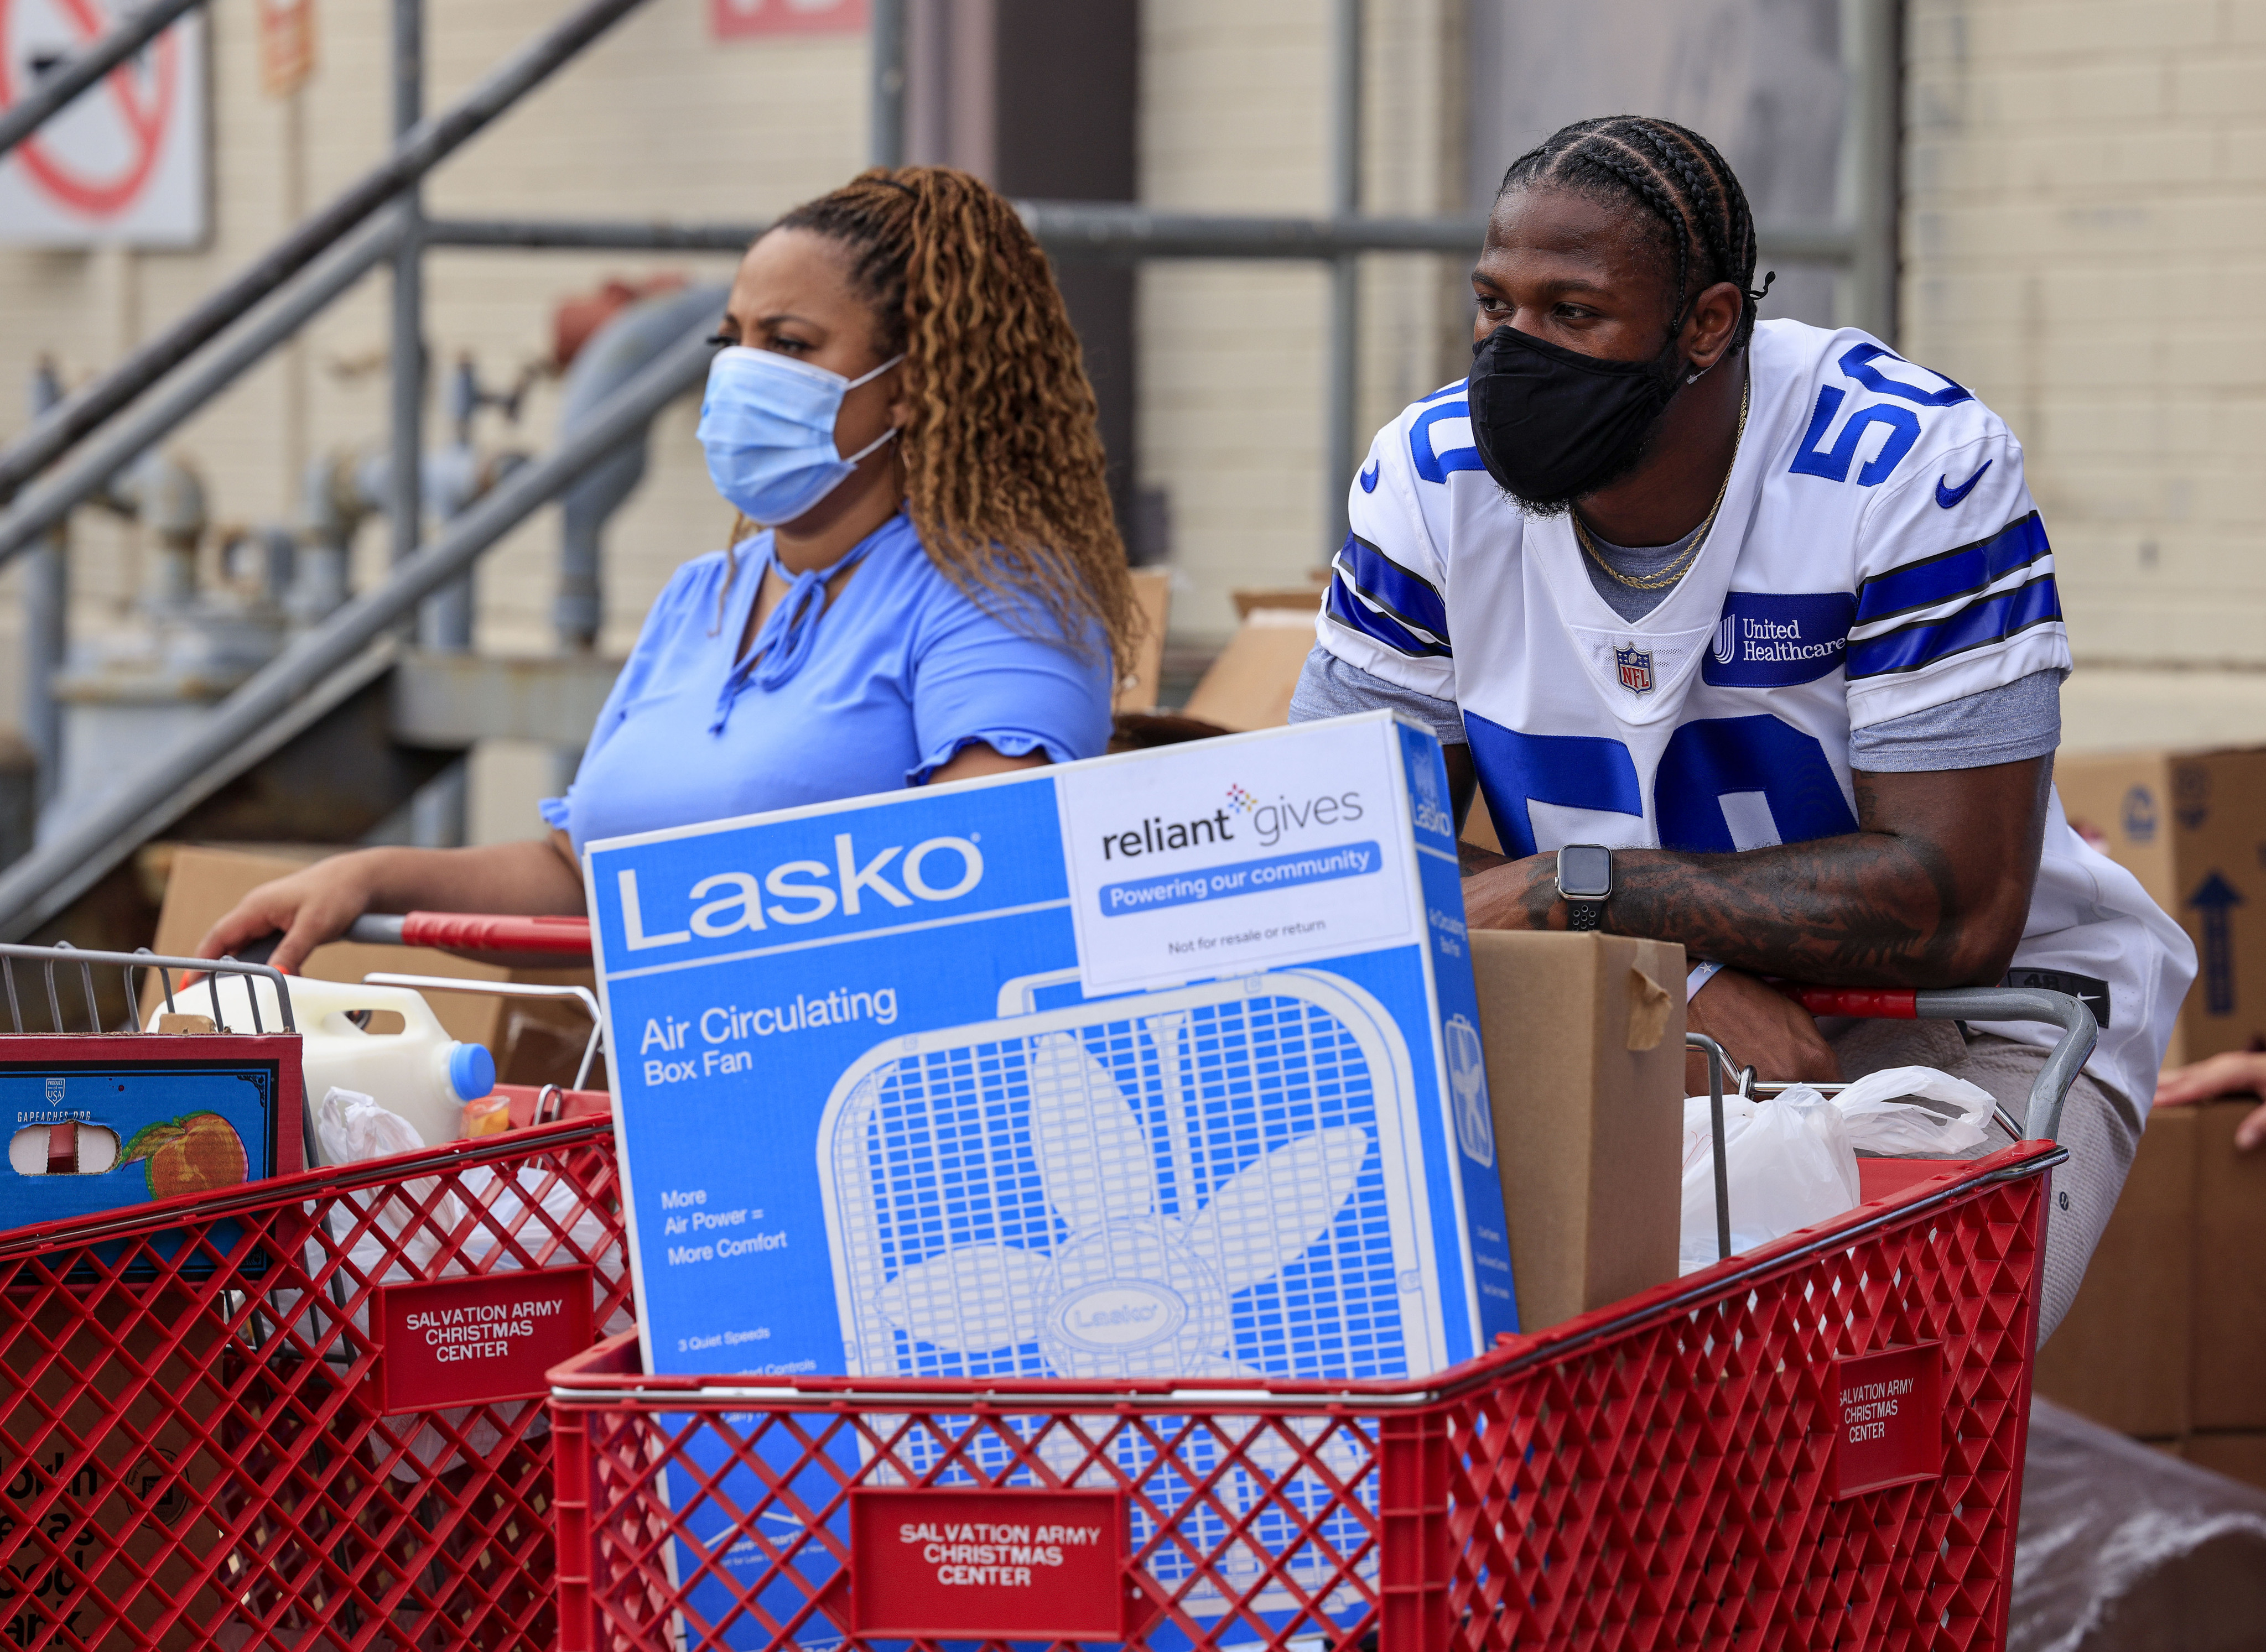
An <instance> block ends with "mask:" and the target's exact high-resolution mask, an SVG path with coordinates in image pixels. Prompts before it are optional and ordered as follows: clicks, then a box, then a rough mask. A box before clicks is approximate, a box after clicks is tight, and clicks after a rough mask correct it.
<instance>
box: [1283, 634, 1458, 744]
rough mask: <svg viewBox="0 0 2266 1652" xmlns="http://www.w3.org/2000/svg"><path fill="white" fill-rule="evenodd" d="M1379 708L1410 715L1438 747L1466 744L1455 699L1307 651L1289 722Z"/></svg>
mask: <svg viewBox="0 0 2266 1652" xmlns="http://www.w3.org/2000/svg"><path fill="white" fill-rule="evenodd" d="M1380 710H1392V711H1398V712H1400V713H1401V714H1402V715H1404V716H1406V717H1413V718H1414V719H1415V720H1416V721H1417V722H1419V723H1422V724H1423V725H1424V726H1425V727H1426V728H1428V729H1429V730H1431V731H1432V732H1433V734H1434V735H1435V736H1436V738H1437V739H1438V740H1439V742H1440V744H1441V745H1443V746H1466V745H1468V744H1470V741H1469V739H1468V738H1467V737H1466V735H1465V733H1464V714H1463V713H1462V712H1461V711H1459V710H1457V709H1456V702H1454V701H1452V700H1435V699H1434V698H1433V697H1432V696H1431V695H1428V694H1418V693H1417V692H1416V691H1415V690H1414V688H1402V687H1400V685H1399V684H1398V683H1391V682H1387V681H1385V679H1384V678H1382V677H1372V676H1371V675H1370V674H1369V673H1367V672H1365V671H1363V670H1362V669H1361V667H1360V666H1349V665H1347V664H1346V662H1345V661H1343V660H1342V659H1339V658H1338V657H1337V656H1336V655H1335V654H1333V653H1332V652H1330V651H1329V650H1328V649H1327V648H1324V647H1322V646H1321V645H1320V644H1316V645H1315V648H1314V651H1313V652H1312V653H1311V654H1308V655H1307V656H1306V664H1305V669H1304V670H1302V671H1300V672H1299V673H1298V687H1297V691H1296V692H1295V693H1293V694H1292V695H1291V696H1290V721H1291V722H1293V723H1312V722H1316V721H1318V720H1319V719H1320V718H1323V717H1349V716H1351V715H1352V714H1353V713H1355V712H1356V711H1380Z"/></svg>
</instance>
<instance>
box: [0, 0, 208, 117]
mask: <svg viewBox="0 0 2266 1652" xmlns="http://www.w3.org/2000/svg"><path fill="white" fill-rule="evenodd" d="M204 3H205V0H149V3H148V4H145V5H143V6H142V7H141V8H140V9H139V10H137V11H131V12H129V13H128V14H127V16H126V17H125V18H124V19H123V20H122V21H121V22H120V23H119V25H118V26H117V27H116V28H114V29H113V30H111V31H110V33H107V34H106V35H104V36H103V37H102V38H101V39H100V40H97V41H95V42H94V44H93V45H91V46H90V47H87V48H86V49H85V50H84V51H83V52H80V53H78V54H77V55H74V56H72V57H69V58H68V59H66V60H65V61H64V62H63V63H62V66H61V67H60V68H58V69H54V70H53V71H51V72H50V73H49V74H48V75H47V76H45V77H44V78H43V79H41V80H40V84H38V85H37V86H36V87H34V88H33V90H32V91H31V93H30V94H29V95H28V96H26V98H25V99H24V100H23V101H22V102H21V103H19V104H18V105H16V106H14V107H13V108H11V109H10V110H9V111H8V113H6V114H4V115H0V155H5V154H6V153H7V152H8V151H9V150H11V149H14V148H15V147H16V146H17V145H18V143H21V142H23V141H24V140H25V139H26V138H28V137H30V136H31V135H32V134H33V133H34V132H37V131H38V130H39V129H40V127H43V126H45V125H46V124H47V123H48V121H49V120H52V119H54V118H55V116H56V115H59V114H61V113H62V112H63V111H64V110H65V109H68V108H69V107H70V106H71V105H72V104H74V103H76V102H77V100H78V96H79V94H80V93H81V92H83V91H86V90H87V89H88V88H89V87H91V86H92V85H93V84H94V83H95V82H96V81H98V80H100V79H101V78H102V77H103V76H105V75H107V74H108V73H109V72H110V71H111V70H112V69H115V68H117V67H118V66H119V65H120V64H121V63H122V62H125V61H126V60H127V59H128V58H129V57H131V56H133V55H134V54H135V53H136V52H138V51H140V50H141V49H142V48H143V47H145V46H147V45H149V44H150V41H152V40H156V39H157V36H158V35H160V34H162V33H164V31H165V29H166V27H167V25H170V24H172V22H173V20H174V19H175V18H179V17H180V16H181V15H182V14H183V13H184V12H187V11H195V10H196V9H197V8H198V7H199V6H201V5H202V4H204Z"/></svg>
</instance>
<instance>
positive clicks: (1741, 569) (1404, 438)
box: [1317, 321, 2195, 1110]
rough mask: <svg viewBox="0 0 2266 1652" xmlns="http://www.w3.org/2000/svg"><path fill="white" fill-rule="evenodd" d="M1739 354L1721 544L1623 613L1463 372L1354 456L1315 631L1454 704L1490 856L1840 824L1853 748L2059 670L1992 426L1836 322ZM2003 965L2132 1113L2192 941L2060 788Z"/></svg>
mask: <svg viewBox="0 0 2266 1652" xmlns="http://www.w3.org/2000/svg"><path fill="white" fill-rule="evenodd" d="M1750 361H1751V368H1750V371H1751V380H1752V383H1751V403H1750V407H1749V411H1748V418H1747V427H1746V433H1745V434H1744V436H1743V439H1742V440H1741V441H1740V443H1739V449H1738V456H1737V458H1736V460H1735V461H1734V462H1733V464H1732V467H1731V475H1730V479H1729V486H1728V488H1727V489H1726V491H1725V493H1724V496H1723V501H1722V507H1721V513H1719V515H1718V516H1717V518H1716V520H1715V524H1714V529H1713V530H1712V532H1711V533H1710V534H1709V535H1708V538H1707V542H1706V544H1705V546H1704V548H1703V549H1701V551H1700V556H1699V557H1698V559H1697V560H1696V561H1695V562H1694V563H1693V564H1692V567H1691V568H1690V570H1689V571H1687V572H1686V573H1685V576H1684V577H1683V579H1681V580H1679V581H1678V584H1677V585H1676V586H1675V588H1674V589H1673V590H1672V591H1670V593H1669V594H1668V596H1667V598H1666V600H1663V602H1661V604H1660V605H1659V606H1658V607H1657V608H1654V609H1653V610H1652V611H1651V612H1650V613H1649V614H1648V615H1645V616H1644V617H1643V618H1642V619H1641V620H1636V621H1629V620H1625V619H1623V618H1621V617H1620V616H1619V615H1617V614H1616V613H1614V612H1613V610H1612V608H1610V607H1608V606H1607V605H1606V603H1605V601H1604V598H1602V597H1601V596H1599V595H1598V594H1597V590H1596V588H1595V587H1594V586H1592V585H1591V583H1590V576H1589V573H1588V571H1587V570H1586V568H1585V567H1584V565H1583V552H1582V550H1581V549H1580V547H1579V546H1578V545H1577V544H1576V543H1575V539H1574V533H1573V528H1572V525H1571V523H1570V521H1569V520H1568V518H1567V517H1566V516H1565V515H1563V514H1560V515H1557V516H1554V517H1531V516H1529V515H1527V514H1526V513H1524V511H1522V510H1521V509H1520V508H1519V506H1518V505H1517V502H1516V501H1515V500H1513V499H1510V498H1509V496H1508V495H1506V494H1505V493H1504V492H1503V491H1502V489H1501V488H1499V487H1498V486H1497V485H1496V484H1495V481H1494V480H1493V478H1492V477H1489V476H1488V473H1487V469H1486V468H1485V466H1484V465H1483V464H1482V463H1481V462H1480V455H1479V452H1478V449H1477V448H1475V447H1474V446H1473V440H1472V433H1471V416H1470V410H1469V407H1468V405H1467V404H1466V400H1465V389H1464V386H1463V384H1461V383H1460V382H1459V383H1456V384H1451V385H1449V386H1448V387H1447V388H1446V389H1442V390H1438V391H1436V392H1434V393H1433V394H1432V395H1430V396H1428V397H1425V398H1424V399H1423V400H1422V401H1420V402H1417V403H1415V404H1414V405H1412V406H1410V407H1409V408H1407V410H1406V411H1403V412H1402V413H1401V415H1400V418H1396V419H1394V420H1393V421H1392V424H1390V425H1388V426H1385V429H1384V430H1382V431H1380V432H1379V433H1378V436H1377V439H1376V440H1375V442H1374V443H1373V444H1372V445H1371V448H1370V452H1369V457H1368V461H1367V462H1366V463H1364V464H1363V467H1362V469H1361V472H1360V474H1359V476H1358V477H1356V479H1355V481H1354V484H1353V485H1352V487H1351V489H1350V491H1349V509H1350V520H1351V524H1352V529H1353V531H1352V534H1351V535H1350V536H1349V538H1348V539H1347V542H1346V544H1345V548H1344V549H1342V550H1341V552H1340V553H1339V555H1338V557H1337V561H1336V565H1335V572H1334V579H1333V580H1332V582H1331V586H1330V591H1329V597H1328V600H1327V602H1326V603H1325V604H1324V607H1323V610H1322V615H1321V618H1320V619H1319V622H1318V626H1317V629H1318V631H1319V637H1320V641H1321V644H1322V645H1323V646H1324V647H1325V648H1327V649H1328V650H1329V651H1331V652H1332V653H1334V654H1335V655H1336V656H1337V657H1338V658H1340V659H1343V660H1344V661H1346V662H1347V663H1348V664H1349V665H1351V666H1356V667H1357V668H1359V669H1360V670H1362V671H1364V672H1367V673H1370V674H1371V675H1372V676H1376V677H1379V678H1382V679H1384V680H1385V681H1387V682H1392V683H1396V684H1399V685H1400V686H1401V687H1402V688H1409V689H1413V690H1414V691H1416V692H1417V693H1420V694H1424V695H1432V696H1434V697H1435V698H1438V699H1444V700H1452V701H1454V702H1456V703H1457V705H1458V707H1459V708H1460V710H1462V713H1463V718H1464V726H1465V730H1466V733H1467V735H1468V736H1469V738H1470V740H1471V751H1472V758H1473V764H1474V766H1475V767H1476V768H1477V770H1478V773H1479V779H1480V790H1481V793H1482V795H1483V796H1484V797H1486V800H1487V805H1488V813H1489V814H1490V815H1491V816H1492V817H1493V818H1494V820H1495V830H1496V832H1497V833H1498V834H1499V835H1500V836H1501V838H1502V846H1503V849H1504V852H1505V853H1506V854H1509V855H1514V856H1517V855H1531V854H1534V853H1536V852H1537V851H1539V850H1544V849H1552V848H1558V847H1560V846H1561V845H1563V844H1567V843H1604V844H1609V845H1612V846H1614V847H1626V848H1653V847H1660V848H1670V849H1681V850H1693V851H1703V850H1717V851H1728V850H1738V849H1751V848H1762V847H1765V846H1767V845H1771V844H1777V843H1791V842H1799V841H1805V840H1808V839H1812V838H1821V837H1831V836H1833V835H1835V834H1837V833H1846V832H1853V831H1854V830H1856V828H1857V814H1856V798H1855V793H1854V790H1853V786H1852V783H1851V780H1850V761H1849V754H1850V738H1851V731H1853V730H1855V729H1860V728H1867V727H1869V726H1871V725H1873V724H1879V723H1885V722H1888V721H1890V720H1891V719H1893V718H1897V717H1905V716H1908V715H1910V714H1911V713H1913V712H1916V711H1923V710H1928V709H1930V708H1932V707H1936V706H1941V705H1944V704H1946V703H1948V702H1952V701H1955V700H1958V699H1961V698H1963V697H1964V696H1966V695H1972V694H1976V693H1979V692H1981V691H1983V690H1985V689H1990V688H1999V687H2001V686H2003V685H2005V684H2008V683H2012V682H2014V681H2016V680H2019V679H2021V678H2022V677H2025V676H2028V675H2029V674H2031V673H2035V672H2040V671H2047V670H2058V671H2066V670H2068V668H2069V665H2070V654H2069V638H2068V633H2067V629H2066V627H2065V625H2064V624H2063V622H2062V615H2061V605H2060V602H2059V600H2058V596H2057V594H2056V592H2055V587H2054V569H2053V550H2052V547H2051V546H2050V543H2049V542H2048V541H2047V537H2046V532H2045V528H2044V526H2043V523H2042V522H2041V521H2040V520H2039V517H2038V512H2037V507H2036V504H2035V503H2034V502H2033V501H2032V499H2031V498H2030V494H2029V490H2028V487H2027V486H2026V485H2025V484H2024V481H2023V477H2022V450H2021V444H2020V443H2018V442H2017V441H2016V440H2014V436H2013V434H2012V433H2010V432H2009V431H2008V430H2007V426H2006V425H2005V424H2004V423H2003V422H2002V421H2001V420H2000V419H1999V417H1998V416H1997V415H1996V414H1994V413H1992V411H1991V410H1990V409H1989V408H1987V407H1985V406H1984V405H1983V404H1982V403H1981V402H1979V401H1977V399H1976V398H1975V397H1974V396H1973V395H1971V394H1970V392H1969V391H1967V390H1966V389H1963V388H1962V387H1961V386H1960V385H1958V384H1955V383H1954V382H1952V381H1950V380H1949V379H1947V378H1944V377H1943V376H1941V375H1939V374H1935V373H1931V372H1929V371H1928V370H1927V369H1926V368H1920V367H1918V366H1916V365H1914V364H1913V363H1911V362H1909V361H1906V360H1903V359H1902V358H1900V357H1898V356H1897V355H1896V354H1895V353H1892V352H1891V351H1890V350H1889V349H1888V348H1887V346H1883V345H1882V344H1881V343H1880V342H1879V341H1878V340H1876V339H1875V338H1870V337H1868V335H1866V334H1864V333H1861V332H1858V331H1850V330H1843V331H1825V330H1824V329H1821V328H1816V327H1810V326H1806V325H1804V324H1801V323H1799V322H1792V321H1772V322H1765V323H1763V324H1761V325H1759V326H1758V327H1757V328H1756V329H1755V332H1754V338H1753V343H1752V346H1751V352H1750ZM2015 964H2016V968H2015V972H2014V975H2013V977H2012V978H2011V979H2016V980H2036V983H2037V984H2039V985H2056V984H2059V985H2062V986H2065V988H2067V989H2068V990H2081V991H2083V992H2084V993H2086V995H2087V997H2089V998H2090V999H2092V1001H2093V1003H2094V1013H2095V1014H2096V1015H2099V1016H2100V1018H2101V1020H2102V1023H2103V1030H2102V1043H2101V1047H2100V1049H2099V1051H2098V1052H2097V1053H2096V1055H2095V1057H2094V1064H2093V1065H2094V1071H2095V1073H2096V1074H2097V1075H2098V1076H2100V1077H2102V1079H2104V1080H2105V1081H2108V1082H2109V1083H2110V1084H2112V1085H2113V1086H2115V1087H2116V1088H2117V1089H2118V1090H2120V1091H2122V1092H2123V1094H2124V1095H2125V1096H2126V1097H2128V1098H2129V1099H2130V1100H2131V1101H2132V1102H2133V1103H2135V1105H2136V1106H2137V1107H2138V1108H2140V1109H2143V1110H2145V1107H2146V1105H2147V1101H2148V1098H2149V1097H2150V1096H2151V1095H2153V1093H2154V1090H2155V1074H2156V1069H2157V1067H2158V1066H2159V1064H2160V1060H2161V1059H2162V1054H2163V1050H2164V1046H2165V1044H2166V1042H2167V1039H2168V1038H2169V1037H2170V1033H2171V1027H2172V1022H2173V1021H2174V1019H2175V1016H2176V1015H2177V1013H2178V1010H2179V1004H2180V1000H2181V997H2182V994H2183V993H2185V992H2186V990H2187V985H2188V982H2189V980H2190V979H2192V978H2193V976H2194V973H2195V957H2194V950H2193V949H2192V947H2191V946H2190V945H2189V942H2188V940H2187V937H2186V935H2185V934H2184V933H2183V932H2182V930H2181V929H2180V928H2179V926H2178V925H2176V924H2175V923H2174V922H2173V921H2171V920H2170V919H2169V918H2167V916H2165V915H2164V913H2162V912H2161V911H2160V910H2159V909H2158V908H2157V906H2155V904H2154V902H2153V901H2152V900H2150V899H2149V898H2148V897H2147V895H2146V894H2145V892H2144V891H2142V890H2141V888H2140V886H2139V884H2138V882H2136V881H2135V880H2134V879H2133V877H2131V874H2130V873H2128V872H2126V871H2125V870H2123V868H2121V867H2119V866H2117V865H2116V863H2115V862H2112V861H2109V859H2107V858H2106V857H2104V856H2102V855H2099V854H2097V853H2095V852H2094V850H2092V849H2091V848H2087V846H2086V845H2085V843H2084V842H2083V841H2082V840H2080V838H2079V837H2078V836H2077V835H2076V833H2073V832H2072V831H2071V830H2070V828H2069V825H2068V822H2067V821H2066V819H2065V818H2064V816H2063V814H2062V811H2061V804H2060V801H2059V799H2058V797H2057V798H2056V799H2055V800H2054V802H2053V804H2052V806H2051V813H2050V819H2049V820H2048V822H2047V826H2046V836H2045V848H2044V853H2043V860H2042V862H2041V865H2040V868H2039V872H2038V882H2037V888H2036V894H2035V895H2034V896H2033V898H2032V901H2031V907H2030V915H2029V921H2028V927H2027V929H2026V931H2025V934H2024V935H2023V939H2022V942H2021V947H2020V948H2019V949H2018V950H2017V952H2016V954H2015ZM2050 977H2059V978H2061V979H2060V980H2059V981H2058V982H2057V981H2055V980H2053V979H2047V978H2050ZM1990 1030H1992V1031H1994V1032H2001V1033H2004V1034H2006V1035H2007V1036H2008V1037H2015V1038H2020V1039H2022V1040H2024V1041H2026V1042H2030V1043H2039V1042H2050V1041H2051V1037H2052V1034H2051V1032H2050V1030H2044V1029H2041V1028H2037V1027H2032V1026H2026V1025H2007V1026H1994V1027H1992V1028H1991V1029H1990Z"/></svg>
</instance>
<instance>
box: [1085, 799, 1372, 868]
mask: <svg viewBox="0 0 2266 1652" xmlns="http://www.w3.org/2000/svg"><path fill="white" fill-rule="evenodd" d="M1231 815H1232V816H1234V817H1236V818H1237V819H1239V820H1240V822H1241V823H1242V824H1243V825H1244V826H1246V828H1248V832H1249V835H1250V836H1252V837H1254V838H1255V839H1257V840H1258V841H1259V844H1260V846H1261V848H1274V847H1275V845H1276V844H1277V843H1279V842H1281V841H1283V833H1286V832H1292V831H1296V830H1297V829H1298V828H1300V827H1302V826H1350V825H1352V824H1353V823H1354V822H1355V821H1356V820H1358V819H1361V816H1362V808H1361V794H1360V793H1359V792H1357V791H1349V792H1345V793H1342V794H1341V795H1339V796H1336V797H1328V796H1324V797H1309V798H1307V799H1305V801H1304V802H1302V803H1293V802H1291V801H1290V799H1289V798H1288V797H1278V798H1277V799H1276V801H1274V802H1273V803H1261V801H1260V800H1259V799H1258V797H1256V796H1254V794H1253V793H1252V792H1250V791H1248V790H1246V789H1245V788H1244V787H1242V786H1239V785H1236V786H1230V787H1229V788H1228V789H1227V806H1226V807H1225V808H1224V809H1215V810H1213V811H1211V813H1210V814H1208V815H1199V816H1197V817H1196V818H1195V819H1193V820H1167V819H1165V817H1164V816H1162V815H1151V816H1150V817H1149V818H1148V819H1145V820H1144V821H1142V822H1141V824H1140V825H1139V826H1136V827H1134V828H1132V829H1131V830H1129V831H1122V832H1105V833H1102V836H1101V858H1102V859H1103V860H1105V861H1115V860H1129V859H1131V858H1132V857H1133V856H1135V855H1162V854H1165V853H1166V852H1167V851H1169V850H1172V849H1189V848H1197V847H1199V846H1200V845H1203V844H1209V843H1233V842H1235V841H1238V840H1239V838H1241V837H1242V836H1243V835H1244V833H1239V832H1237V831H1236V830H1235V827H1234V826H1232V825H1231V824H1230V821H1229V817H1230V816H1231Z"/></svg>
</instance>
